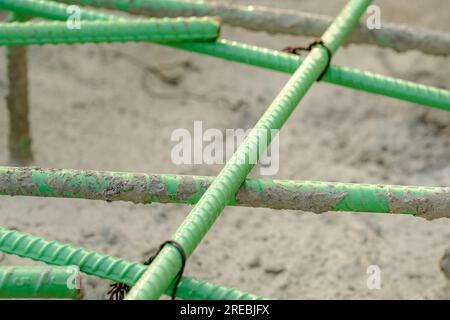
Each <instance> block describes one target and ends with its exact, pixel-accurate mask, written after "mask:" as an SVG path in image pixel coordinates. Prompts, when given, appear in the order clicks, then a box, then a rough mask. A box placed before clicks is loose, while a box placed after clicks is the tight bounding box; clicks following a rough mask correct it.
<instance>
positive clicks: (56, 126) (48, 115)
mask: <svg viewBox="0 0 450 320" xmlns="http://www.w3.org/2000/svg"><path fill="white" fill-rule="evenodd" d="M241 2H244V1H241ZM245 2H246V3H251V2H252V1H245ZM253 3H255V2H254V1H253ZM344 3H345V1H344V0H339V1H337V0H333V1H332V0H327V1H325V0H323V1H320V2H318V1H313V0H309V1H300V0H299V1H294V0H291V1H287V0H286V1H280V2H278V1H277V2H274V1H268V0H267V1H258V4H265V5H272V6H274V5H276V6H279V7H284V8H292V9H298V10H305V11H310V12H317V13H325V14H329V15H336V14H337V13H338V12H339V10H340V8H341V7H342V6H343V4H344ZM377 3H378V4H379V5H380V6H381V10H382V19H385V20H386V21H390V22H401V23H409V24H414V25H416V26H424V27H429V28H435V29H440V30H442V31H445V32H450V21H449V20H448V16H447V14H448V11H449V9H450V3H449V2H448V1H447V0H433V1H421V0H414V1H406V0H404V1H388V0H384V1H377ZM223 35H224V37H226V38H229V39H234V40H239V41H243V42H248V43H252V44H257V45H262V46H266V47H270V48H274V49H280V48H283V47H286V46H288V45H292V44H305V43H307V42H308V41H309V40H308V39H302V38H293V37H285V36H277V37H273V36H268V35H266V34H264V33H250V32H246V31H243V30H240V29H233V28H229V27H225V28H224V29H223ZM29 61H30V75H29V76H30V81H31V88H30V90H31V91H30V94H31V101H32V110H31V120H32V134H33V137H34V141H33V143H34V145H33V147H34V151H35V162H34V165H36V166H41V167H57V168H75V169H95V170H115V171H132V172H148V173H182V174H201V175H215V174H217V172H218V171H219V170H220V166H207V165H198V166H177V165H174V164H173V163H172V162H171V158H170V151H171V146H172V145H173V143H172V142H171V141H170V135H171V133H172V131H173V130H175V129H177V128H187V129H189V130H192V128H193V122H194V121H195V120H202V121H204V123H203V124H204V127H206V128H219V129H222V130H224V129H225V128H244V129H247V128H250V127H251V126H252V125H253V124H254V123H255V122H256V120H257V119H258V118H259V117H260V115H261V114H262V113H263V111H264V110H265V109H266V108H267V106H268V105H269V104H270V102H271V101H272V100H273V98H274V97H275V96H276V94H277V93H278V92H279V90H280V89H281V88H282V86H283V84H284V83H285V82H286V81H287V79H288V75H285V74H279V73H274V72H270V71H266V70H260V69H257V68H253V67H249V66H244V65H239V64H236V63H232V62H226V61H222V60H218V59H213V58H210V57H204V56H199V55H196V54H190V53H186V52H181V51H177V50H175V49H169V48H164V47H160V46H156V45H151V44H115V45H98V46H94V45H85V46H58V47H56V46H43V47H32V48H31V49H30V57H29ZM449 62H450V59H449V58H436V57H430V56H425V55H422V54H420V53H418V52H410V53H406V54H397V53H395V52H393V51H391V50H385V49H378V48H374V47H370V46H350V47H347V48H345V49H342V50H340V51H339V53H338V54H337V55H336V57H335V59H334V63H336V64H340V65H346V66H351V67H357V68H360V69H364V70H369V71H373V72H378V73H381V74H386V75H392V76H396V77H400V78H404V79H408V80H414V81H417V82H420V83H424V84H430V85H434V86H438V87H441V88H446V89H450V79H449V77H448V74H449V73H450V64H449ZM147 67H150V68H147ZM155 69H158V70H160V71H161V72H163V73H164V74H165V75H166V76H167V77H169V78H170V79H176V80H177V81H175V82H176V84H175V85H174V84H170V83H169V82H172V83H173V81H169V82H168V81H164V79H162V78H161V77H159V76H158V75H157V74H155V72H154V71H152V70H155ZM0 70H5V64H4V59H1V60H0ZM6 85H7V82H6V75H5V72H1V74H0V94H1V96H5V95H6ZM449 124H450V117H449V114H447V113H445V112H442V111H433V110H431V111H430V110H427V109H426V108H424V107H421V106H418V105H413V104H411V103H406V102H400V101H397V100H393V99H389V98H384V97H380V96H375V95H369V94H367V93H363V92H357V91H354V90H350V89H346V88H342V87H336V86H332V85H329V84H325V83H319V84H317V85H315V86H314V87H313V88H312V89H311V90H310V92H309V93H308V94H307V96H306V97H305V99H304V100H303V101H302V103H301V104H300V105H299V107H298V109H297V110H296V111H295V112H294V114H293V115H292V117H291V119H290V120H289V121H288V123H287V124H286V126H285V128H284V129H283V131H282V132H281V137H280V145H281V147H280V152H281V156H280V161H281V165H280V170H279V172H278V174H277V175H276V177H277V178H283V179H305V180H329V181H344V182H367V183H392V184H407V185H428V186H448V185H450V164H449V163H450V162H449V159H450V139H449V134H450V125H449ZM7 130H8V123H7V114H6V107H5V102H4V100H3V99H2V100H0V137H2V138H1V139H0V163H1V164H2V165H6V164H8V152H7V146H6V141H7V140H6V136H7ZM254 173H257V171H256V170H255V171H254ZM189 209H190V208H189V207H188V206H177V205H159V204H153V205H148V206H144V205H132V204H128V203H103V202H93V201H85V200H62V199H38V198H9V197H2V198H1V199H0V224H1V225H2V226H4V227H7V228H15V229H18V230H21V231H23V232H28V233H32V234H35V235H39V236H42V237H47V238H50V239H56V240H59V241H62V242H67V243H70V244H73V245H77V246H83V247H86V248H89V249H92V250H96V251H99V252H103V253H108V254H111V255H116V256H119V257H123V258H126V259H129V260H133V261H143V260H145V259H147V258H148V256H149V254H150V252H151V251H152V249H154V248H155V247H156V246H158V244H159V243H161V242H163V241H164V240H166V239H167V238H168V237H170V235H171V233H172V232H174V230H175V229H176V227H177V226H178V225H179V224H180V223H181V221H182V220H183V218H184V217H185V216H186V215H187V213H188V212H189ZM449 244H450V221H448V220H443V219H441V220H435V221H432V222H428V221H425V220H423V219H420V218H414V217H409V216H393V215H392V216H388V215H374V214H352V213H326V214H322V215H314V214H310V213H303V212H293V211H283V212H281V211H275V210H268V209H249V208H227V209H226V210H225V211H224V213H223V215H222V216H221V218H220V219H219V220H218V221H217V223H216V224H215V225H214V227H213V228H212V230H211V231H210V232H209V234H208V235H207V237H206V238H205V239H204V241H203V242H202V244H201V245H200V246H199V248H198V249H197V250H196V252H195V253H194V254H193V256H192V257H191V258H190V259H189V262H188V265H187V270H186V275H190V276H195V277H199V278H203V279H206V280H210V281H214V282H217V283H221V284H225V285H228V286H233V287H237V288H239V289H241V290H245V291H250V292H254V293H257V294H261V295H264V296H267V297H270V298H285V299H299V298H300V299H305V298H306V299H311V298H314V299H316V298H319V299H342V298H346V299H347V298H351V299H359V298H363V299H364V298H376V299H378V298H386V299H413V298H419V299H422V298H425V299H428V298H431V299H435V298H447V299H448V298H450V288H449V287H450V286H449V284H448V282H447V280H446V278H445V277H444V276H443V274H442V273H441V272H440V271H439V267H438V263H439V260H440V258H441V256H442V255H443V253H444V251H445V249H446V247H448V245H449ZM0 263H1V264H3V265H12V264H21V265H30V264H33V263H34V262H31V261H29V260H25V259H20V258H17V257H13V256H9V255H3V254H0ZM370 265H378V266H379V267H380V268H381V276H382V278H381V281H382V288H381V289H380V290H369V289H368V288H367V287H366V280H367V277H368V275H367V273H366V270H367V268H368V267H369V266H370ZM109 283H110V282H109V281H104V280H101V279H98V278H94V277H89V276H84V278H83V284H84V285H83V292H84V298H86V299H93V298H105V292H106V290H107V286H108V284H109Z"/></svg>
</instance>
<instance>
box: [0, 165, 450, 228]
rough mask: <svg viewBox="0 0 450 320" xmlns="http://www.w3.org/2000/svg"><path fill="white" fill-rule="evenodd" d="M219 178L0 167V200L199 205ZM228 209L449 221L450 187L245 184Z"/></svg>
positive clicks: (266, 181)
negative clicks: (31, 198) (369, 214)
mask: <svg viewBox="0 0 450 320" xmlns="http://www.w3.org/2000/svg"><path fill="white" fill-rule="evenodd" d="M213 180H214V177H202V176H183V175H172V174H138V173H122V172H104V171H85V170H69V169H41V168H22V167H20V168H15V167H0V195H9V196H37V197H57V198H78V199H91V200H104V201H131V202H133V203H143V204H148V203H152V202H160V203H180V204H196V203H197V202H198V200H199V199H200V198H201V197H202V196H203V194H204V193H205V191H206V190H207V189H208V188H209V186H210V185H211V183H212V182H213ZM227 205H232V206H246V207H264V208H272V209H290V210H302V211H310V212H315V213H322V212H327V211H350V212H375V213H398V214H411V215H415V216H419V217H423V218H426V219H438V218H444V217H447V218H450V188H449V187H418V186H396V185H378V184H356V183H339V182H317V181H302V180H296V181H292V180H270V179H246V180H245V182H244V183H243V184H242V186H241V187H240V188H239V191H238V192H237V193H236V195H233V197H232V198H230V199H229V201H228V203H227Z"/></svg>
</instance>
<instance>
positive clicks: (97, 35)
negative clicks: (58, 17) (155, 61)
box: [0, 18, 219, 46]
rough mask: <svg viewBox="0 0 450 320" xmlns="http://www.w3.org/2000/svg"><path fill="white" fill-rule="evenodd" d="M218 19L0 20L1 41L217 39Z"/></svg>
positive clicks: (83, 41) (97, 41)
mask: <svg viewBox="0 0 450 320" xmlns="http://www.w3.org/2000/svg"><path fill="white" fill-rule="evenodd" d="M218 36H219V22H218V21H217V20H215V19H211V18H170V19H169V18H167V19H166V18H162V19H148V20H135V19H134V20H118V21H84V22H83V23H82V26H81V28H80V29H70V28H68V27H67V24H66V23H64V22H50V23H48V22H47V23H42V22H41V23H33V22H27V23H25V22H24V23H0V45H8V46H11V45H21V46H22V45H33V44H40V45H42V44H73V43H99V42H127V41H150V40H152V41H158V42H169V41H171V42H174V41H192V40H196V41H214V40H215V39H216V38H217V37H218Z"/></svg>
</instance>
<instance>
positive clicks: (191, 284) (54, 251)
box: [0, 227, 264, 300]
mask: <svg viewBox="0 0 450 320" xmlns="http://www.w3.org/2000/svg"><path fill="white" fill-rule="evenodd" d="M0 251H1V252H4V253H8V254H14V255H17V256H19V257H23V258H28V259H32V260H35V261H41V262H45V263H47V264H50V265H57V266H78V267H79V269H80V271H82V272H84V273H86V274H90V275H94V276H97V277H100V278H103V279H108V280H111V281H114V282H119V283H125V284H127V285H129V286H133V285H134V284H135V283H136V281H137V280H138V279H139V277H140V276H141V275H142V274H143V273H144V272H145V270H146V269H147V266H146V265H144V264H141V263H135V262H130V261H127V260H124V259H119V258H116V257H113V256H108V255H104V254H101V253H97V252H93V251H88V250H86V249H84V248H79V247H72V246H71V245H68V244H61V243H59V242H57V241H49V240H46V239H44V238H39V237H36V236H33V235H30V234H26V233H22V232H19V231H15V230H8V229H5V228H1V227H0ZM172 285H173V284H171V286H172ZM171 286H170V287H169V288H167V290H166V293H167V294H168V295H170V294H171V293H172V287H171ZM176 293H177V297H178V298H181V299H192V300H206V299H208V300H261V299H264V298H263V297H261V296H257V295H254V294H251V293H246V292H242V291H239V290H236V289H233V288H227V287H224V286H221V285H218V284H213V283H209V282H206V281H203V280H199V279H195V278H188V277H183V278H182V279H181V282H180V284H179V285H178V288H177V291H176Z"/></svg>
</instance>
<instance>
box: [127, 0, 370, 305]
mask: <svg viewBox="0 0 450 320" xmlns="http://www.w3.org/2000/svg"><path fill="white" fill-rule="evenodd" d="M370 2H371V0H350V1H349V2H348V4H347V5H346V7H345V8H344V9H343V11H342V12H341V13H340V14H339V16H338V17H337V18H336V20H335V22H333V24H332V25H331V26H330V27H329V28H328V29H327V31H326V32H325V34H324V35H323V36H322V41H323V43H324V46H326V47H327V49H325V48H324V46H315V47H314V48H313V49H312V50H311V52H310V53H309V54H308V56H307V57H306V59H305V61H304V63H303V64H302V65H301V66H300V67H299V68H298V70H297V71H296V72H295V73H294V75H293V76H292V77H291V79H290V80H289V81H288V83H287V84H286V85H285V86H284V88H283V89H282V91H281V92H280V93H279V95H278V96H277V97H276V98H275V100H274V102H273V103H272V104H271V105H270V107H269V108H268V109H267V110H266V112H265V113H264V114H263V116H262V117H261V118H260V120H259V121H258V122H257V123H256V125H255V127H254V128H253V129H252V130H251V131H250V133H249V134H248V136H247V137H246V138H245V140H244V141H243V142H242V144H241V145H240V146H239V148H238V149H237V151H236V152H235V153H234V154H233V156H232V157H231V159H230V161H229V162H228V163H227V164H226V165H225V167H224V168H223V169H222V170H221V171H220V173H219V175H218V176H217V177H216V178H215V179H214V181H213V183H212V184H211V186H210V187H209V188H208V190H207V191H206V192H205V194H204V195H203V196H202V197H201V198H200V200H199V201H198V202H197V204H196V205H195V206H194V208H193V209H192V211H191V212H190V213H189V215H188V216H187V217H186V219H185V220H184V221H183V223H182V224H181V226H180V227H179V228H178V229H177V231H176V232H175V234H174V235H173V236H172V240H174V241H176V242H178V243H179V244H181V246H182V247H183V248H184V250H185V253H186V256H188V257H189V256H190V255H191V254H192V252H193V251H194V250H195V248H196V247H197V246H198V245H199V243H200V241H201V240H202V239H203V237H204V236H205V235H206V234H207V232H208V230H209V229H210V228H211V227H212V225H213V224H214V222H215V221H216V219H217V218H218V217H219V215H220V213H221V212H222V211H223V209H224V208H225V206H226V204H227V203H228V201H229V199H231V198H232V196H233V195H234V194H236V192H237V190H238V189H239V187H240V185H241V184H242V183H243V182H244V180H245V178H246V177H247V175H248V174H249V173H250V170H251V169H252V168H253V166H254V163H253V162H251V161H250V159H252V157H253V156H256V159H259V156H260V155H261V154H262V152H264V150H265V148H266V147H267V145H269V144H270V142H271V139H272V137H271V135H270V134H269V133H270V132H272V130H278V129H281V127H282V126H283V124H284V123H285V122H286V121H287V119H288V118H289V116H290V114H291V113H292V112H293V111H294V109H295V107H296V106H297V104H298V103H299V102H300V101H301V99H302V98H303V96H304V95H305V94H306V92H307V91H308V89H309V88H310V87H311V86H312V84H313V83H314V81H316V79H317V78H318V77H319V76H320V74H321V73H322V72H323V71H324V70H325V68H326V67H327V65H328V63H329V59H331V57H330V56H329V53H328V51H330V52H331V53H334V52H335V51H336V50H337V49H338V48H339V46H340V45H341V44H342V43H343V41H344V39H345V38H346V36H347V35H348V34H349V33H350V32H351V30H352V29H353V27H354V26H355V25H356V24H357V23H358V20H359V18H360V17H361V15H362V14H363V13H364V11H365V9H366V8H367V6H368V5H369V4H370ZM180 268H181V259H180V255H179V253H178V251H177V250H176V249H175V248H174V247H173V246H170V245H167V246H165V247H164V248H163V249H162V250H161V252H160V253H159V254H158V255H157V256H156V258H155V260H154V261H153V263H152V264H150V266H149V267H148V269H147V270H146V272H145V273H144V274H143V275H142V277H141V278H140V279H139V281H138V282H137V283H136V285H135V286H134V287H133V288H132V289H131V291H130V292H129V294H128V295H127V297H126V299H128V300H136V299H138V300H141V299H158V298H159V297H160V296H161V294H162V293H163V292H164V291H165V290H166V288H167V287H168V286H169V284H170V283H171V282H172V280H173V279H174V277H175V276H176V274H177V273H178V271H179V270H180Z"/></svg>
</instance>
